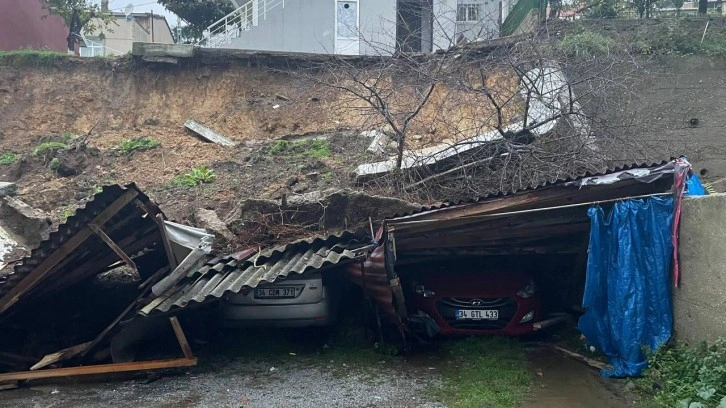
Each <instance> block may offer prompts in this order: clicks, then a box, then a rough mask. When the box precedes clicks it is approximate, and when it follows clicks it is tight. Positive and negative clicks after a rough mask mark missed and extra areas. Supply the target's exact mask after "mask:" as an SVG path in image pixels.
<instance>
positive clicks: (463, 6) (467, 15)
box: [456, 3, 480, 21]
mask: <svg viewBox="0 0 726 408" xmlns="http://www.w3.org/2000/svg"><path fill="white" fill-rule="evenodd" d="M479 7H480V5H479V4H471V3H460V4H459V7H458V9H457V12H456V21H479Z"/></svg>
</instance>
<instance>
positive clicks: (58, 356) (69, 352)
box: [30, 341, 92, 371]
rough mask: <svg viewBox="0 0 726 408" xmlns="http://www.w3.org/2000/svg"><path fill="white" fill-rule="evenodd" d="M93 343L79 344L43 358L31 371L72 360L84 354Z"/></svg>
mask: <svg viewBox="0 0 726 408" xmlns="http://www.w3.org/2000/svg"><path fill="white" fill-rule="evenodd" d="M91 343H92V342H90V341H87V342H85V343H82V344H78V345H76V346H72V347H68V348H66V349H63V350H61V351H56V352H55V353H51V354H48V355H46V356H45V357H43V358H42V359H41V360H40V361H38V362H37V363H35V365H33V366H32V367H30V371H35V370H37V369H39V368H43V367H47V366H49V365H51V364H55V363H57V362H59V361H63V360H66V359H68V358H71V357H73V356H75V355H77V354H78V353H81V352H83V351H84V350H86V349H87V348H88V346H90V345H91Z"/></svg>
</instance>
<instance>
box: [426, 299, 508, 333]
mask: <svg viewBox="0 0 726 408" xmlns="http://www.w3.org/2000/svg"><path fill="white" fill-rule="evenodd" d="M474 300H478V301H481V302H479V303H480V304H478V305H476V306H472V304H471V303H472V301H474ZM458 309H467V310H472V309H487V310H498V311H499V319H497V320H457V319H456V311H457V310H458ZM436 310H437V311H438V312H439V314H440V315H441V317H442V318H443V319H444V320H445V321H446V324H448V325H449V327H451V328H452V329H458V330H501V329H503V328H505V327H506V326H507V325H508V324H509V322H510V320H512V317H514V314H515V313H516V312H517V302H516V301H515V300H514V299H512V298H510V297H497V298H454V297H447V298H442V299H439V300H438V301H437V302H436Z"/></svg>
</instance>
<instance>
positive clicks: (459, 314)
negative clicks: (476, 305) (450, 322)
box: [456, 309, 499, 320]
mask: <svg viewBox="0 0 726 408" xmlns="http://www.w3.org/2000/svg"><path fill="white" fill-rule="evenodd" d="M456 319H457V320H497V319H499V311H498V310H482V309H476V310H471V309H468V310H464V309H459V310H457V311H456Z"/></svg>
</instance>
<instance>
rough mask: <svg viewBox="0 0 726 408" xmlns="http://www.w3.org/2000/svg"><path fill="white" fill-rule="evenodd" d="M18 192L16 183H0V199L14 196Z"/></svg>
mask: <svg viewBox="0 0 726 408" xmlns="http://www.w3.org/2000/svg"><path fill="white" fill-rule="evenodd" d="M17 191H18V186H17V185H16V184H15V183H12V182H7V181H0V197H5V196H12V195H15V193H16V192H17Z"/></svg>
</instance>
